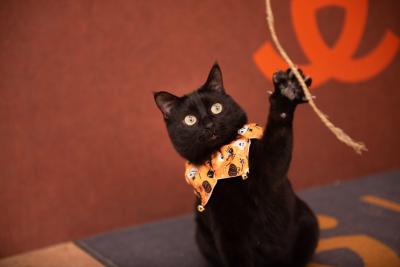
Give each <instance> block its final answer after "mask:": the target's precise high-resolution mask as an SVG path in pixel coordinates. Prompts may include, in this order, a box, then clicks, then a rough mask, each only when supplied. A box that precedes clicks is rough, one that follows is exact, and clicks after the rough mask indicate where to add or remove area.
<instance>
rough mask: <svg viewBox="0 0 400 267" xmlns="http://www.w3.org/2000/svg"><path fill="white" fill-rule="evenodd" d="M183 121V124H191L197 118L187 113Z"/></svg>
mask: <svg viewBox="0 0 400 267" xmlns="http://www.w3.org/2000/svg"><path fill="white" fill-rule="evenodd" d="M183 121H184V122H185V124H187V125H189V126H192V125H194V124H195V123H196V122H197V119H196V117H195V116H193V115H187V116H186V117H185V119H184V120H183Z"/></svg>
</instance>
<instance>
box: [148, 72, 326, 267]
mask: <svg viewBox="0 0 400 267" xmlns="http://www.w3.org/2000/svg"><path fill="white" fill-rule="evenodd" d="M302 75H303V74H302ZM303 77H304V76H303ZM273 83H274V87H275V90H274V92H273V94H272V95H271V96H270V98H269V100H270V112H269V116H268V122H267V125H266V127H265V131H264V135H263V137H262V138H261V139H255V140H253V141H252V144H251V147H250V156H249V159H250V162H249V166H250V173H249V177H248V179H247V180H243V179H242V178H241V177H236V178H232V179H228V180H220V181H219V182H218V186H216V187H215V189H214V192H213V194H212V196H211V199H210V201H209V202H208V204H207V206H206V209H205V211H204V212H202V213H200V212H198V211H195V213H196V222H197V229H196V239H197V243H198V246H199V248H200V251H201V252H202V254H203V255H204V256H205V257H206V258H207V259H208V261H209V262H210V263H211V264H213V265H214V266H240V267H245V266H305V265H306V263H307V262H308V261H309V260H310V258H311V257H312V255H313V253H314V250H315V248H316V245H317V242H318V237H319V229H318V223H317V220H316V217H315V215H314V213H313V212H312V211H311V209H310V208H309V207H308V206H307V205H306V204H305V203H304V202H303V201H302V200H300V199H299V198H298V197H297V196H296V195H295V193H294V192H293V189H292V187H291V184H290V182H289V180H288V179H287V172H288V169H289V165H290V161H291V156H292V143H293V116H294V112H295V109H296V107H297V105H298V104H300V103H304V102H306V101H305V96H304V92H303V90H302V89H301V87H300V86H299V83H298V81H297V80H296V78H295V77H294V74H293V73H292V71H291V70H288V71H286V72H283V71H279V72H277V73H275V74H274V75H273ZM306 84H307V86H310V85H311V78H306ZM154 98H155V101H156V103H157V106H158V107H159V109H160V110H161V111H162V113H163V115H164V120H165V122H166V126H167V129H168V133H169V136H170V138H171V140H172V143H173V145H174V147H175V149H176V150H177V151H178V153H179V154H180V155H181V156H182V157H184V158H185V159H187V160H188V161H190V162H192V163H195V164H201V163H203V162H204V161H206V160H207V159H208V158H209V156H210V155H211V154H212V153H213V152H214V151H216V150H218V148H219V147H221V146H222V145H224V144H227V143H230V142H231V141H233V140H234V139H235V137H236V136H237V132H238V129H240V128H241V127H242V126H243V125H244V124H246V123H247V116H246V114H245V112H244V111H243V110H242V109H241V108H240V107H239V105H238V104H237V103H236V102H235V101H234V100H233V99H232V98H231V97H230V96H229V95H227V94H226V93H225V90H224V86H223V82H222V73H221V70H220V68H219V66H218V64H215V65H214V66H213V67H212V69H211V71H210V74H209V76H208V79H207V81H206V83H205V84H204V85H203V86H201V87H200V88H199V89H198V90H196V91H194V92H192V93H190V94H187V95H184V96H182V97H177V96H174V95H172V94H170V93H168V92H157V93H155V94H154ZM215 104H219V107H220V111H219V113H217V114H216V112H213V110H212V109H215ZM197 202H198V201H197ZM197 204H199V203H196V206H197Z"/></svg>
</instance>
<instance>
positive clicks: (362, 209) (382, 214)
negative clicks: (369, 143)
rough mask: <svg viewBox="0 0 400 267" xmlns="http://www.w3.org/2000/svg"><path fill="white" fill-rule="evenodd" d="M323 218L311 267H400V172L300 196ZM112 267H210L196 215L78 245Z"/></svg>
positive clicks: (327, 187) (108, 235) (105, 235)
mask: <svg viewBox="0 0 400 267" xmlns="http://www.w3.org/2000/svg"><path fill="white" fill-rule="evenodd" d="M299 195H300V196H301V198H303V199H304V200H305V201H306V202H307V203H308V204H309V205H310V206H311V207H312V209H313V210H314V211H315V212H316V213H317V214H318V219H319V222H320V228H321V239H320V242H319V245H318V249H317V253H316V255H315V257H314V260H313V262H312V263H311V264H310V267H311V266H312V267H328V266H352V267H362V266H368V267H374V266H377V267H378V266H385V267H392V266H393V267H399V266H400V261H399V253H400V230H399V229H400V172H392V173H386V174H380V175H375V176H370V177H366V178H362V179H358V180H355V181H352V182H347V183H344V184H335V185H332V186H326V187H319V188H313V189H310V190H307V191H303V192H300V193H299ZM76 244H77V245H78V246H80V247H81V248H82V249H84V250H86V251H87V252H88V253H89V254H91V255H92V256H93V257H95V258H96V259H98V260H99V261H100V262H102V263H103V264H104V265H106V266H109V267H116V266H118V267H133V266H135V267H158V266H163V267H175V266H182V267H185V266H188V267H189V266H190V267H205V266H207V264H206V262H205V261H204V260H203V259H202V257H201V255H200V254H199V252H198V250H197V247H196V244H195V241H194V221H193V217H192V215H187V216H183V217H180V218H176V219H170V220H164V221H161V222H157V223H152V224H147V225H143V226H140V227H133V228H127V229H121V230H117V231H113V232H109V233H105V234H101V235H97V236H93V237H89V238H86V239H82V240H79V241H76Z"/></svg>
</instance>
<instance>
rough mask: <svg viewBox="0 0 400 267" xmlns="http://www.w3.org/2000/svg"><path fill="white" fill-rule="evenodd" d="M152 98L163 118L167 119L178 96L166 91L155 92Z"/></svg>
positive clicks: (176, 102) (177, 100)
mask: <svg viewBox="0 0 400 267" xmlns="http://www.w3.org/2000/svg"><path fill="white" fill-rule="evenodd" d="M154 100H155V101H156V104H157V107H158V108H159V109H160V110H161V112H162V114H163V116H164V119H168V116H169V115H170V113H171V110H172V109H173V108H174V107H175V106H176V105H177V104H178V102H179V97H177V96H175V95H173V94H170V93H168V92H164V91H161V92H155V93H154Z"/></svg>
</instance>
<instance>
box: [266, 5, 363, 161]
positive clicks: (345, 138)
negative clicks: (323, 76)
mask: <svg viewBox="0 0 400 267" xmlns="http://www.w3.org/2000/svg"><path fill="white" fill-rule="evenodd" d="M266 13H267V23H268V27H269V30H270V32H271V36H272V40H273V42H274V43H275V46H276V48H277V49H278V51H279V53H280V54H281V56H282V58H283V59H284V60H285V61H286V63H287V64H288V65H289V67H290V68H291V69H292V71H293V73H294V75H295V76H296V78H297V80H298V81H299V83H300V85H301V87H302V88H303V91H304V94H305V96H306V98H307V100H308V103H309V104H310V106H311V108H312V109H313V110H314V112H315V113H316V114H317V115H318V117H319V118H320V119H321V121H322V122H323V123H324V124H325V125H326V127H327V128H328V129H329V130H330V131H331V132H332V133H333V134H334V135H335V136H336V137H337V139H339V140H340V141H342V142H343V143H345V144H346V145H348V146H349V147H351V148H353V149H354V151H355V152H356V153H358V154H361V153H362V152H363V151H367V148H366V146H365V145H364V143H362V142H357V141H354V140H353V139H352V138H351V137H350V136H349V135H347V134H346V133H345V132H344V131H343V130H342V129H340V128H338V127H336V126H335V125H334V124H333V123H332V122H331V121H330V120H329V119H328V117H327V116H326V115H325V114H324V113H322V111H321V110H320V109H319V108H318V107H317V105H316V104H315V102H314V100H313V98H312V96H311V93H310V91H309V90H308V88H307V85H306V83H305V82H304V80H303V78H302V77H301V75H300V73H299V72H298V70H297V68H296V67H295V65H294V63H293V61H292V60H291V59H290V58H289V56H288V55H287V53H286V51H285V50H284V49H283V47H282V46H281V44H280V42H279V40H278V37H277V35H276V32H275V29H274V15H273V13H272V8H271V0H266Z"/></svg>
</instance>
